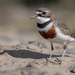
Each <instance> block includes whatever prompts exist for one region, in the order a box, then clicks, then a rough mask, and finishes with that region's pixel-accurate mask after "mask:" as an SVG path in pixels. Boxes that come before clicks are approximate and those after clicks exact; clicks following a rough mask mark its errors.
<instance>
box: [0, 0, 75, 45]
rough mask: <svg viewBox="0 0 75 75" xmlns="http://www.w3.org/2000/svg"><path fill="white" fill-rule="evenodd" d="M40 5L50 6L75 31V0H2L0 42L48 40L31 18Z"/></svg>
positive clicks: (22, 42)
mask: <svg viewBox="0 0 75 75" xmlns="http://www.w3.org/2000/svg"><path fill="white" fill-rule="evenodd" d="M39 7H46V8H49V9H50V10H51V11H52V13H53V14H54V15H55V16H56V17H57V18H58V19H60V20H62V21H63V22H64V23H65V24H66V25H67V26H69V28H70V29H71V30H72V31H73V32H74V33H75V0H0V44H3V45H12V44H13V45H15V44H24V43H26V42H28V41H39V42H40V41H42V42H46V41H45V40H44V39H42V37H41V36H40V35H39V33H38V31H37V25H36V24H37V23H36V20H31V19H30V17H32V16H33V15H34V14H35V10H36V9H37V8H39Z"/></svg>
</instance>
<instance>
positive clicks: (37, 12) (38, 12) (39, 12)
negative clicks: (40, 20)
mask: <svg viewBox="0 0 75 75" xmlns="http://www.w3.org/2000/svg"><path fill="white" fill-rule="evenodd" d="M45 12H48V11H45ZM35 14H42V12H41V11H35Z"/></svg>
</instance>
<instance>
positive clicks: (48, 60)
mask: <svg viewBox="0 0 75 75" xmlns="http://www.w3.org/2000/svg"><path fill="white" fill-rule="evenodd" d="M53 50H54V47H53V43H51V53H50V57H49V59H47V58H46V60H47V61H46V62H44V63H46V65H47V64H48V63H49V62H51V57H52V53H53Z"/></svg>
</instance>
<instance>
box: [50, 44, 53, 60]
mask: <svg viewBox="0 0 75 75" xmlns="http://www.w3.org/2000/svg"><path fill="white" fill-rule="evenodd" d="M53 50H54V47H53V43H51V53H50V57H49V60H51V57H52V54H53Z"/></svg>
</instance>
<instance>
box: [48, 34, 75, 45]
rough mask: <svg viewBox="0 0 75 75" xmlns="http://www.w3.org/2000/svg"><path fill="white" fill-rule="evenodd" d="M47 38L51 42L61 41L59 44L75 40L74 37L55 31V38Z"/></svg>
mask: <svg viewBox="0 0 75 75" xmlns="http://www.w3.org/2000/svg"><path fill="white" fill-rule="evenodd" d="M48 40H49V41H50V42H53V43H61V44H67V43H70V42H73V41H75V39H74V38H72V37H70V36H68V35H64V34H62V33H57V35H56V37H55V38H53V39H48Z"/></svg>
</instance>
